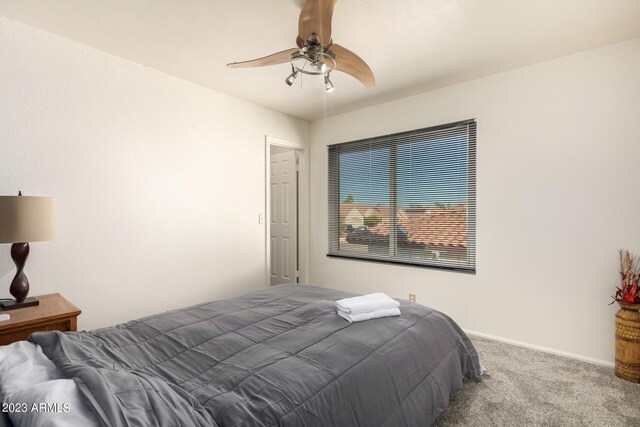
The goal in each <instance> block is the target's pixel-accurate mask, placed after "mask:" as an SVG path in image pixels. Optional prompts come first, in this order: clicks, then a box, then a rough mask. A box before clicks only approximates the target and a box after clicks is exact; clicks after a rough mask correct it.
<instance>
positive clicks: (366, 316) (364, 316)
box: [337, 307, 400, 323]
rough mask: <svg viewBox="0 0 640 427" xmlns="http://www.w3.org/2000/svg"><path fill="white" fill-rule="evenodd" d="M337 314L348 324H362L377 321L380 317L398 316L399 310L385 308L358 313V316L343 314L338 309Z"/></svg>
mask: <svg viewBox="0 0 640 427" xmlns="http://www.w3.org/2000/svg"><path fill="white" fill-rule="evenodd" d="M337 311H338V314H339V315H340V316H342V317H344V318H345V319H347V320H348V321H349V322H352V323H353V322H362V321H363V320H370V319H378V318H380V317H391V316H400V309H399V308H397V307H396V308H387V309H384V310H376V311H370V312H368V313H360V314H349V313H345V312H344V311H342V310H340V309H338V310H337Z"/></svg>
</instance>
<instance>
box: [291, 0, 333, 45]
mask: <svg viewBox="0 0 640 427" xmlns="http://www.w3.org/2000/svg"><path fill="white" fill-rule="evenodd" d="M338 1H339V0H307V2H306V3H305V4H304V6H303V8H302V11H301V12H300V18H299V19H298V39H302V40H307V39H309V37H311V34H313V33H316V34H317V35H318V38H319V39H320V44H322V45H324V46H326V45H328V44H329V43H331V20H332V19H333V11H334V10H335V8H336V5H337V4H338ZM298 43H300V42H299V41H298ZM299 45H300V44H298V46H299Z"/></svg>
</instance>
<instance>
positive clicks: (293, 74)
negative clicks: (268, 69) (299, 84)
mask: <svg viewBox="0 0 640 427" xmlns="http://www.w3.org/2000/svg"><path fill="white" fill-rule="evenodd" d="M296 77H298V70H296V69H295V68H293V67H291V74H289V77H287V78H286V79H285V80H284V82H285V83H286V84H288V85H289V86H293V82H295V81H296Z"/></svg>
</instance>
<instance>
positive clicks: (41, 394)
mask: <svg viewBox="0 0 640 427" xmlns="http://www.w3.org/2000/svg"><path fill="white" fill-rule="evenodd" d="M5 404H9V405H13V408H14V409H16V408H19V409H20V411H14V412H9V418H10V419H11V422H12V423H13V425H14V427H69V426H82V427H93V426H96V427H97V426H99V424H98V421H97V420H96V417H95V416H94V415H93V413H92V412H91V410H90V409H89V407H88V406H87V404H86V403H85V402H84V399H83V398H82V396H80V392H79V391H78V387H77V386H76V383H75V382H74V381H73V380H52V381H47V382H44V383H40V384H36V385H32V386H30V387H27V388H24V389H22V390H20V391H18V392H16V393H14V394H13V395H11V396H10V397H9V398H8V399H6V400H5ZM22 409H26V411H22Z"/></svg>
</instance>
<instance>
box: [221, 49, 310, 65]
mask: <svg viewBox="0 0 640 427" xmlns="http://www.w3.org/2000/svg"><path fill="white" fill-rule="evenodd" d="M299 51H300V50H299V49H298V48H297V47H294V48H292V49H287V50H283V51H282V52H278V53H274V54H273V55H268V56H264V57H262V58H258V59H252V60H250V61H242V62H232V63H230V64H227V67H230V68H248V67H265V66H267V65H276V64H284V63H285V62H289V61H291V55H293V54H294V53H298V52H299Z"/></svg>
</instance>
